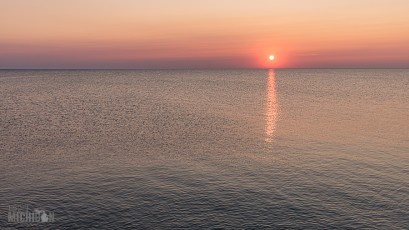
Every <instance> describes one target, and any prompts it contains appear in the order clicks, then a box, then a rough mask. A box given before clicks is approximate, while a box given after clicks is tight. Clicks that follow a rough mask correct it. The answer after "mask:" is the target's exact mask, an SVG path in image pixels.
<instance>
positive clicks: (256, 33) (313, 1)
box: [0, 0, 409, 68]
mask: <svg viewBox="0 0 409 230" xmlns="http://www.w3.org/2000/svg"><path fill="white" fill-rule="evenodd" d="M271 53H273V54H275V56H276V61H275V62H274V63H273V64H272V63H270V62H269V61H268V55H269V54H271ZM207 67H210V68H219V67H229V68H232V67H241V68H247V67H253V68H260V67H261V68H265V67H281V68H283V67H286V68H291V67H299V68H303V67H309V68H314V67H409V1H408V0H343V1H341V0H297V1H296V0H285V1H284V0H282V1H275V0H248V1H244V0H242V1H240V0H206V1H195V0H147V1H142V0H139V1H138V0H0V68H207Z"/></svg>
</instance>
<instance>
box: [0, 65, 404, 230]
mask: <svg viewBox="0 0 409 230" xmlns="http://www.w3.org/2000/svg"><path fill="white" fill-rule="evenodd" d="M0 185H1V186H0V215H1V216H0V227H2V228H5V227H13V228H14V227H16V228H25V227H34V228H39V229H44V228H45V229H47V228H50V229H55V228H60V229H73V228H74V229H75V228H83V229H93V228H95V229H115V228H129V229H140V228H150V229H162V228H164V229H178V228H218V227H221V228H233V229H237V228H244V229H249V228H250V229H254V228H270V229H271V228H273V229H274V228H286V229H288V228H304V229H305V228H307V229H328V228H368V229H408V228H409V70H183V71H182V70H181V71H178V70H171V71H170V70H163V71H153V70H152V71H40V70H37V71H5V70H2V71H0ZM8 205H28V206H30V207H32V208H42V209H45V210H47V211H53V212H54V214H55V222H54V223H31V224H27V223H26V224H22V223H18V224H16V223H8V221H7V213H8Z"/></svg>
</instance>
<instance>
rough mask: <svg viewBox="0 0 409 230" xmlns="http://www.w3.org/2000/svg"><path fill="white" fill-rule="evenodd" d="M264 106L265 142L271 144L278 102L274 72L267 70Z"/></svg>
mask: <svg viewBox="0 0 409 230" xmlns="http://www.w3.org/2000/svg"><path fill="white" fill-rule="evenodd" d="M266 91H267V92H266V104H265V107H266V108H265V110H266V111H265V120H266V127H265V133H266V138H265V141H266V142H272V141H273V137H274V132H275V130H276V125H277V118H278V101H277V92H276V83H275V73H274V70H272V69H269V70H268V78H267V90H266Z"/></svg>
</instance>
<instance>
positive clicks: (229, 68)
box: [0, 67, 409, 71]
mask: <svg viewBox="0 0 409 230" xmlns="http://www.w3.org/2000/svg"><path fill="white" fill-rule="evenodd" d="M269 69H273V70H292V69H300V70H302V69H397V70H399V69H409V67H386V68H385V67H381V68H379V67H376V68H373V67H294V68H240V67H238V68H231V67H226V68H0V71H3V70H269Z"/></svg>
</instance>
